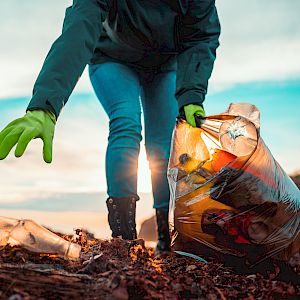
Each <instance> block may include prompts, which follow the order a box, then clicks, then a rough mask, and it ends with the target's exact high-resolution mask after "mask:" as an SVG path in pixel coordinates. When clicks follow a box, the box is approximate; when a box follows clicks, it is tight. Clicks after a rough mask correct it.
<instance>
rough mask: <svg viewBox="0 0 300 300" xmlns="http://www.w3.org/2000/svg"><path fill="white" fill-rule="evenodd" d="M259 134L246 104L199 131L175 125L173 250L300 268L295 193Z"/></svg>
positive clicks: (254, 113)
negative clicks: (269, 260) (265, 261)
mask: <svg viewBox="0 0 300 300" xmlns="http://www.w3.org/2000/svg"><path fill="white" fill-rule="evenodd" d="M259 128H260V120H259V110H258V109H257V108H256V107H255V106H254V105H251V104H247V103H240V104H231V105H230V106H229V108H228V110H227V111H226V112H225V113H222V114H220V115H214V116H209V117H206V118H204V119H203V120H202V124H201V128H194V127H191V126H190V125H189V124H188V123H187V122H186V121H185V120H177V123H176V127H175V129H174V132H173V141H172V149H171V157H170V161H169V168H168V180H169V185H170V190H171V199H170V227H171V233H172V247H173V249H174V250H177V251H184V252H188V253H192V254H196V255H200V256H201V257H203V258H206V259H207V258H214V259H218V260H220V261H222V260H223V261H224V260H225V259H227V258H228V257H238V258H243V259H246V260H247V263H248V264H249V265H255V264H257V263H259V262H262V261H263V260H265V259H266V258H272V259H277V260H280V261H284V262H287V263H288V264H289V265H290V266H296V265H300V252H299V251H300V249H299V245H300V237H299V220H300V218H299V211H300V210H299V208H300V191H299V189H298V188H297V186H296V185H295V184H294V182H293V181H292V180H291V179H290V177H289V176H288V175H287V174H286V173H285V172H284V170H283V169H282V168H281V167H280V165H279V164H278V163H277V162H276V160H275V159H274V158H273V156H272V154H271V152H270V151H269V149H268V148H267V146H266V145H265V143H264V141H263V140H262V138H261V137H260V134H259ZM278 139H280V137H278Z"/></svg>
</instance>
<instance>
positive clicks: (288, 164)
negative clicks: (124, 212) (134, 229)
mask: <svg viewBox="0 0 300 300" xmlns="http://www.w3.org/2000/svg"><path fill="white" fill-rule="evenodd" d="M216 3H217V8H218V12H219V17H220V22H221V26H222V34H221V39H220V44H221V45H220V47H219V49H218V53H217V56H218V57H217V61H216V64H215V68H214V72H213V76H212V78H211V81H210V85H209V92H208V95H207V98H206V101H205V109H206V113H207V114H208V115H209V114H215V113H219V112H222V111H224V110H226V108H227V106H228V105H229V104H230V103H231V102H250V103H253V104H255V105H256V106H257V107H258V108H259V109H260V111H261V128H262V131H261V135H262V137H263V139H264V140H265V142H266V144H267V145H268V147H269V148H270V150H271V152H272V153H273V155H274V157H275V158H276V159H277V160H278V162H279V163H280V164H281V166H282V167H283V168H284V169H285V170H286V171H287V172H288V173H293V172H296V171H297V170H300V155H299V154H300V152H299V149H300V135H299V129H298V128H299V124H300V122H299V114H300V55H299V53H300V19H299V11H300V2H299V1H298V0H288V1H287V0H266V1H260V0H253V1H246V0H239V1H236V0H226V1H222V0H218V1H217V2H216ZM70 4H71V1H64V0H52V1H46V0H26V1H19V0H9V1H1V2H0V37H1V47H0V66H1V72H0V130H1V129H2V128H3V127H4V126H5V125H6V124H7V123H8V122H10V121H12V120H13V119H15V118H18V117H20V116H22V115H23V114H24V113H25V108H26V106H27V104H28V102H29V100H30V95H31V91H32V87H33V84H34V81H35V79H36V76H37V74H38V72H39V70H40V68H41V65H42V63H43V60H44V58H45V56H46V54H47V52H48V50H49V48H50V46H51V43H52V42H53V41H54V40H55V38H56V37H57V36H58V35H59V33H60V31H61V26H62V21H63V16H64V11H65V8H66V7H67V6H68V5H70ZM107 133H108V118H107V117H106V115H105V113H104V111H103V109H102V107H101V106H100V104H99V103H98V100H97V98H96V97H95V95H94V93H93V91H92V88H91V84H90V82H89V79H88V76H87V72H86V71H85V72H84V74H83V76H82V78H81V79H80V81H79V83H78V85H77V87H76V88H75V90H74V92H73V94H72V96H71V98H70V99H69V102H68V104H67V105H66V107H65V108H64V110H63V112H62V114H61V116H60V118H59V120H58V123H57V126H56V132H55V140H54V153H53V157H54V158H53V163H52V164H50V165H47V164H45V163H44V162H43V160H42V151H41V150H42V143H41V141H40V140H36V141H34V142H32V143H31V144H30V145H29V147H28V150H27V152H26V153H25V154H24V156H23V157H22V158H19V159H17V158H15V157H14V156H13V154H11V155H10V156H9V157H8V158H7V159H6V160H4V161H0V215H5V216H12V217H17V218H21V217H22V218H23V217H24V218H26V217H28V218H34V219H35V220H37V221H38V222H42V223H43V224H47V225H49V226H52V227H53V228H56V229H60V230H67V231H70V230H72V228H73V227H76V226H86V227H88V228H89V229H91V230H92V231H94V232H96V233H97V234H98V235H107V234H108V226H107V224H106V223H105V222H106V221H105V220H106V208H105V205H104V204H105V199H106V194H105V192H106V186H105V173H104V158H105V156H104V155H105V149H106V144H107ZM143 143H144V141H142V144H141V145H142V151H141V156H140V164H139V174H140V176H139V192H140V193H141V195H142V197H141V198H142V199H141V201H140V203H139V204H138V220H139V222H140V221H141V220H142V219H144V218H146V217H148V216H150V215H151V214H152V213H153V211H152V209H151V207H152V197H151V194H150V192H151V185H150V175H149V170H148V166H147V162H146V158H145V151H144V148H143Z"/></svg>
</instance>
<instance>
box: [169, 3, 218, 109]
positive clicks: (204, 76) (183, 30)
mask: <svg viewBox="0 0 300 300" xmlns="http://www.w3.org/2000/svg"><path fill="white" fill-rule="evenodd" d="M180 23H181V24H180V27H179V34H178V39H179V40H178V43H179V53H178V56H177V79H176V93H175V96H176V98H177V100H178V107H179V110H180V109H181V108H182V107H183V106H184V105H187V104H191V103H194V104H202V103H203V101H204V98H205V94H206V92H207V86H208V79H209V78H210V76H211V73H212V69H213V65H214V60H215V58H216V49H217V47H218V46H219V35H220V23H219V19H218V15H217V10H216V7H215V1H214V0H194V1H190V4H189V7H188V10H187V13H186V14H185V15H184V16H182V18H181V22H180Z"/></svg>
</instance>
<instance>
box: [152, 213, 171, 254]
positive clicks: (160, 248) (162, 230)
mask: <svg viewBox="0 0 300 300" xmlns="http://www.w3.org/2000/svg"><path fill="white" fill-rule="evenodd" d="M168 216H169V212H168V210H165V209H160V208H157V209H156V223H157V233H158V242H157V246H156V249H155V253H156V254H162V253H164V252H169V251H170V250H171V249H170V244H171V238H170V233H169V219H168Z"/></svg>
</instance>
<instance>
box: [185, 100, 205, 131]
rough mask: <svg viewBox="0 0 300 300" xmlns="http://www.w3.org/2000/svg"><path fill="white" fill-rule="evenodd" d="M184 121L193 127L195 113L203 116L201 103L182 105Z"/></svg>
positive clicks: (194, 125)
mask: <svg viewBox="0 0 300 300" xmlns="http://www.w3.org/2000/svg"><path fill="white" fill-rule="evenodd" d="M183 109H184V114H185V118H186V121H187V122H188V123H189V124H190V125H191V126H193V127H196V121H195V115H196V116H198V117H204V116H205V111H204V108H203V107H202V106H201V105H197V104H188V105H185V106H184V107H183Z"/></svg>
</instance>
